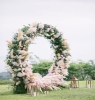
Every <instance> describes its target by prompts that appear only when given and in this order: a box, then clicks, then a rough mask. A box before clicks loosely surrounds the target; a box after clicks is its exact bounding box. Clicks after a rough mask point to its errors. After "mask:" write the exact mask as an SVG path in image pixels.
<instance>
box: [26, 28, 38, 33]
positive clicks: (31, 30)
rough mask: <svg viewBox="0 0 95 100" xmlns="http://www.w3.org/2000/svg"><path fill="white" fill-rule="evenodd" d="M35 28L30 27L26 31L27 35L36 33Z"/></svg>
mask: <svg viewBox="0 0 95 100" xmlns="http://www.w3.org/2000/svg"><path fill="white" fill-rule="evenodd" d="M36 29H37V28H36V27H30V28H29V29H28V31H27V33H31V32H36Z"/></svg>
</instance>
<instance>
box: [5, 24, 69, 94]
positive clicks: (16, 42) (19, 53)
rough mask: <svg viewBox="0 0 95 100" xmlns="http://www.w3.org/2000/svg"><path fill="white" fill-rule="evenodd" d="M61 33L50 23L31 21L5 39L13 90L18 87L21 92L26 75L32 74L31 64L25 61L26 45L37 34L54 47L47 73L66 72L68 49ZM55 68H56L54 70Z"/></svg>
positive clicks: (26, 55)
mask: <svg viewBox="0 0 95 100" xmlns="http://www.w3.org/2000/svg"><path fill="white" fill-rule="evenodd" d="M62 35H63V34H62V33H61V32H59V31H58V30H57V29H56V27H53V26H52V25H48V24H42V23H33V24H31V25H28V26H24V27H23V28H22V29H21V30H19V31H18V32H17V33H16V34H15V35H14V37H13V39H12V41H8V40H7V43H8V48H9V52H8V55H7V57H6V63H7V65H9V66H10V72H11V74H12V79H13V81H14V87H15V88H14V90H15V91H16V90H17V89H18V91H17V92H18V93H22V91H21V90H23V87H24V86H25V84H26V83H27V81H26V79H27V77H29V76H30V75H31V74H32V70H31V67H32V66H31V65H29V64H28V63H27V59H28V57H29V53H28V47H29V45H30V44H31V43H32V41H33V40H34V38H35V37H37V36H44V37H45V38H46V39H48V40H49V41H50V44H51V47H52V49H54V53H55V56H54V62H53V65H52V66H51V67H50V69H49V73H51V72H52V73H55V74H57V73H59V74H61V75H64V76H66V75H67V74H68V72H67V68H68V62H69V60H70V58H69V56H70V53H69V50H70V49H69V46H68V43H67V41H66V39H65V38H63V37H62ZM56 68H57V70H55V69H56ZM18 86H19V87H20V88H19V87H18ZM21 87H22V89H21ZM25 91H26V90H25V89H24V92H25Z"/></svg>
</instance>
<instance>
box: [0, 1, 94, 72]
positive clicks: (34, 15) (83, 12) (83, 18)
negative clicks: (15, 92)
mask: <svg viewBox="0 0 95 100" xmlns="http://www.w3.org/2000/svg"><path fill="white" fill-rule="evenodd" d="M33 22H38V23H43V24H49V25H50V24H51V25H53V26H56V28H57V29H58V30H59V31H61V32H62V33H63V36H64V37H65V38H67V42H68V43H69V46H70V49H71V50H70V53H71V55H72V57H71V61H77V60H83V61H88V60H91V59H92V60H95V39H94V38H95V0H0V72H2V71H6V64H5V63H4V60H5V59H6V55H7V52H8V47H7V43H6V40H12V37H13V35H14V34H15V33H16V32H17V31H18V29H21V28H22V27H23V25H28V24H31V23H33ZM34 42H35V43H36V44H31V46H30V47H29V52H33V54H35V55H37V56H38V57H39V58H41V59H45V60H51V59H52V58H53V55H54V52H53V50H52V49H51V48H50V43H49V42H48V40H46V39H44V38H41V37H40V38H39V37H37V38H36V39H35V41H34Z"/></svg>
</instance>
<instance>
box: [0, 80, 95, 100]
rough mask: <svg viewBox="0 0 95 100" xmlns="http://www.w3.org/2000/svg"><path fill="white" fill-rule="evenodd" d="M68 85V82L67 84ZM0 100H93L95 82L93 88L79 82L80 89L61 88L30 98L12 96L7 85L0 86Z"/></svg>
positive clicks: (25, 95) (22, 95)
mask: <svg viewBox="0 0 95 100" xmlns="http://www.w3.org/2000/svg"><path fill="white" fill-rule="evenodd" d="M68 83H69V82H68ZM0 100H95V82H94V85H93V88H86V82H85V81H80V88H76V89H75V88H73V89H71V90H70V89H69V88H63V89H62V90H57V91H50V92H49V93H48V94H41V93H40V95H39V96H37V97H32V96H30V95H27V94H13V92H12V88H11V87H10V86H9V85H0Z"/></svg>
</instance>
